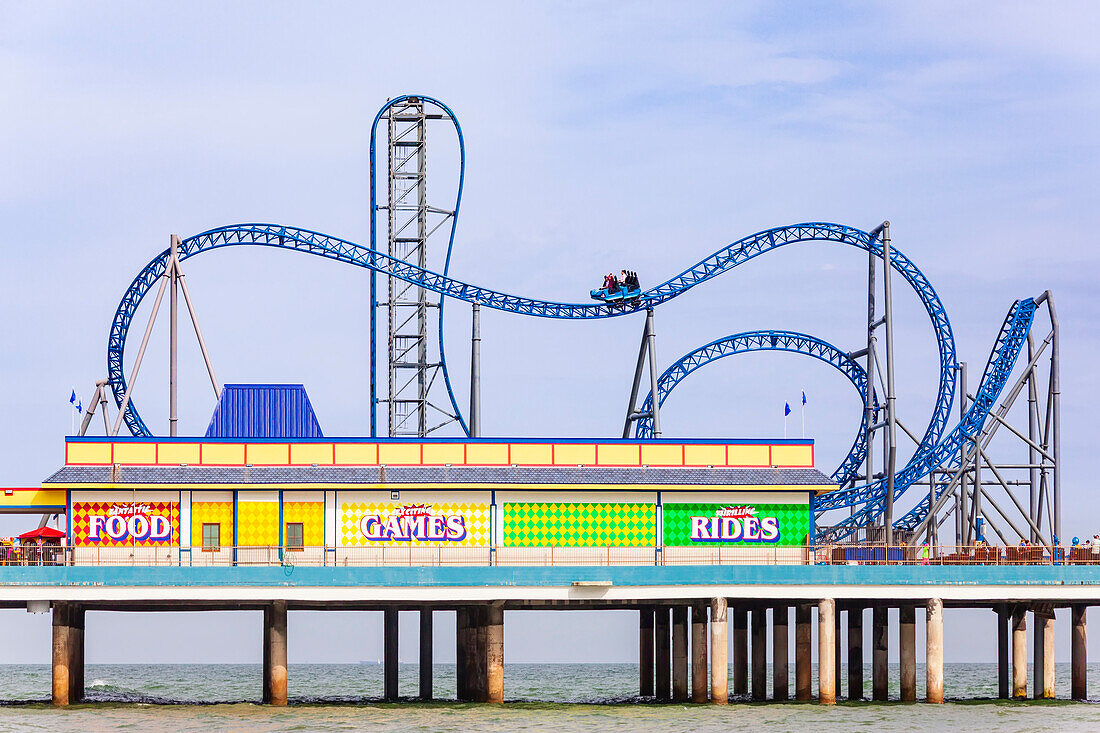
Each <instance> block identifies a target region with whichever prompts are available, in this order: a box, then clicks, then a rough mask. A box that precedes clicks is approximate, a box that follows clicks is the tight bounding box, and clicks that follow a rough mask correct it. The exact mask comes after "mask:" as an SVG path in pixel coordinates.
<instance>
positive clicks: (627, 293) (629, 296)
mask: <svg viewBox="0 0 1100 733" xmlns="http://www.w3.org/2000/svg"><path fill="white" fill-rule="evenodd" d="M590 295H591V296H592V300H599V301H603V302H604V303H626V302H629V301H632V300H637V299H638V298H640V297H641V295H642V289H641V288H628V287H627V286H625V285H620V286H619V287H617V288H615V289H614V290H612V289H610V288H599V289H598V290H593V291H591V292H590Z"/></svg>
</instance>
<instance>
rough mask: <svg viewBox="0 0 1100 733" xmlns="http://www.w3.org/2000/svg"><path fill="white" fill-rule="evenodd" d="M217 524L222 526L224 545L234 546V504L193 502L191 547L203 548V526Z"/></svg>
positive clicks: (227, 502)
mask: <svg viewBox="0 0 1100 733" xmlns="http://www.w3.org/2000/svg"><path fill="white" fill-rule="evenodd" d="M214 522H217V523H218V524H220V525H221V541H222V545H223V546H226V547H231V546H232V545H233V502H231V501H193V502H191V546H192V547H195V548H201V547H202V525H204V524H213V523H214Z"/></svg>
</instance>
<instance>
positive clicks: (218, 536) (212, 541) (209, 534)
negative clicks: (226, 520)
mask: <svg viewBox="0 0 1100 733" xmlns="http://www.w3.org/2000/svg"><path fill="white" fill-rule="evenodd" d="M221 545H222V526H221V525H220V524H218V523H217V522H212V523H204V524H203V525H202V551H203V552H217V551H218V550H220V549H221Z"/></svg>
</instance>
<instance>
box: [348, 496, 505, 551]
mask: <svg viewBox="0 0 1100 733" xmlns="http://www.w3.org/2000/svg"><path fill="white" fill-rule="evenodd" d="M341 514H342V523H341V543H342V544H343V545H344V546H345V547H347V546H371V545H462V546H467V547H484V546H487V545H488V544H489V528H490V507H489V505H488V504H481V503H458V502H455V503H449V502H438V503H436V502H417V503H398V502H362V503H351V502H349V503H345V504H344V505H343V507H342V512H341Z"/></svg>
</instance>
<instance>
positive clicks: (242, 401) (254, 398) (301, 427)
mask: <svg viewBox="0 0 1100 733" xmlns="http://www.w3.org/2000/svg"><path fill="white" fill-rule="evenodd" d="M205 437H207V438H323V437H325V436H324V435H323V434H322V433H321V425H320V423H318V422H317V415H316V414H315V413H314V412H313V405H311V404H310V403H309V396H308V395H307V394H306V388H305V387H304V386H303V385H301V384H227V385H225V386H224V387H222V393H221V396H220V397H219V398H218V405H217V407H215V408H214V414H213V416H211V418H210V425H209V426H208V427H207V428H206V436H205Z"/></svg>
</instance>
